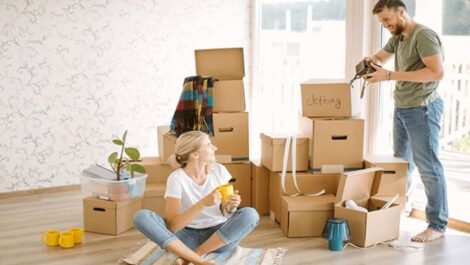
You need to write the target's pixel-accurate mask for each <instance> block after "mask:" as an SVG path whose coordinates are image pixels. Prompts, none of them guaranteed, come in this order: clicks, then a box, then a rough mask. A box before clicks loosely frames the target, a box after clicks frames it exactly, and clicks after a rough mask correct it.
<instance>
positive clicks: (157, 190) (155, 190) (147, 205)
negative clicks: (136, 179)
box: [142, 182, 166, 218]
mask: <svg viewBox="0 0 470 265" xmlns="http://www.w3.org/2000/svg"><path fill="white" fill-rule="evenodd" d="M165 190H166V183H164V182H160V183H149V184H147V187H146V188H145V192H144V198H143V200H142V209H148V210H151V211H153V212H155V213H158V214H159V215H160V216H161V217H163V218H165V206H166V200H165V198H164V197H163V196H164V195H165Z"/></svg>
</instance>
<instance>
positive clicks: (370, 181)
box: [336, 167, 383, 204]
mask: <svg viewBox="0 0 470 265" xmlns="http://www.w3.org/2000/svg"><path fill="white" fill-rule="evenodd" d="M382 172H383V170H382V168H379V167H371V168H367V169H362V170H355V171H350V172H345V173H342V174H341V176H340V179H339V183H338V192H337V195H336V203H337V204H341V203H342V202H343V201H345V200H354V201H359V200H361V199H366V198H370V197H371V196H373V195H374V194H371V193H372V188H373V187H374V181H375V180H376V178H379V177H380V176H381V175H382Z"/></svg>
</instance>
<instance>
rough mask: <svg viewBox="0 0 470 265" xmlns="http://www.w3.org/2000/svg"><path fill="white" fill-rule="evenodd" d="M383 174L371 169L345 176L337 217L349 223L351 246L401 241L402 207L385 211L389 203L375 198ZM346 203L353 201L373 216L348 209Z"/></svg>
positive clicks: (339, 193) (338, 197) (380, 171)
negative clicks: (385, 206)
mask: <svg viewBox="0 0 470 265" xmlns="http://www.w3.org/2000/svg"><path fill="white" fill-rule="evenodd" d="M382 172H383V170H382V168H378V167H374V168H367V169H362V170H357V171H351V172H346V173H342V174H341V176H340V179H339V184H338V192H337V195H336V203H335V214H334V216H335V218H345V219H346V220H347V221H348V224H349V231H350V234H351V239H350V242H351V243H353V244H355V245H357V246H360V247H368V246H372V245H374V244H375V243H376V242H383V241H388V240H392V239H397V238H398V236H399V230H400V207H399V205H398V204H396V203H393V204H392V205H391V206H390V207H389V208H387V209H383V210H381V209H380V208H381V207H382V206H383V205H385V204H386V203H387V201H386V200H383V199H381V198H380V197H374V195H375V194H371V193H372V190H373V185H374V181H376V180H377V179H378V178H380V176H381V175H382ZM346 200H353V201H354V202H355V203H356V204H357V205H358V206H361V207H364V208H366V209H368V210H369V212H367V213H365V212H361V211H358V210H354V209H349V208H346V207H345V201H346Z"/></svg>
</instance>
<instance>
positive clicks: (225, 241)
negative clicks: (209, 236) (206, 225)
mask: <svg viewBox="0 0 470 265" xmlns="http://www.w3.org/2000/svg"><path fill="white" fill-rule="evenodd" d="M215 233H216V234H217V235H219V237H220V239H222V241H224V243H225V244H226V245H227V244H230V243H231V242H230V240H229V239H228V238H227V237H225V236H224V235H223V234H222V232H220V230H217V231H216V232H215Z"/></svg>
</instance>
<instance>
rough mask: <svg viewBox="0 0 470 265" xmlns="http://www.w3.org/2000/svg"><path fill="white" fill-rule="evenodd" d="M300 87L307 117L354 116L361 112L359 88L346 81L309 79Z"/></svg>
mask: <svg viewBox="0 0 470 265" xmlns="http://www.w3.org/2000/svg"><path fill="white" fill-rule="evenodd" d="M300 87H301V96H302V115H303V116H305V117H352V116H355V115H357V114H359V113H360V104H359V101H360V96H359V89H358V88H354V87H351V86H350V85H349V84H348V83H347V82H345V81H337V80H336V81H335V80H320V81H319V80H309V81H306V82H304V83H302V84H300Z"/></svg>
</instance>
